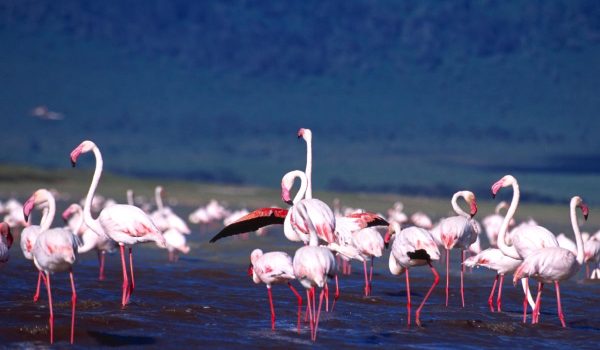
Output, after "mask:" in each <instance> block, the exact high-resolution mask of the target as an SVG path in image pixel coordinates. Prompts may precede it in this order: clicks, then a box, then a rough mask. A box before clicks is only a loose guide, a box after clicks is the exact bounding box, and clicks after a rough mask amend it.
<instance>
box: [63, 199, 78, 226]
mask: <svg viewBox="0 0 600 350" xmlns="http://www.w3.org/2000/svg"><path fill="white" fill-rule="evenodd" d="M77 211H81V207H80V206H79V204H76V203H73V204H71V205H69V207H68V208H67V209H65V211H63V213H62V218H63V221H64V222H65V223H66V222H68V221H69V218H70V217H71V215H73V214H74V213H76V212H77Z"/></svg>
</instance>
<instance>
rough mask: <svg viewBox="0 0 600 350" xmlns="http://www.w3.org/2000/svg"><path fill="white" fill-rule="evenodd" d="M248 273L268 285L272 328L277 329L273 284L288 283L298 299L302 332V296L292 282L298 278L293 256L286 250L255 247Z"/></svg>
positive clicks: (256, 281) (254, 279) (257, 280)
mask: <svg viewBox="0 0 600 350" xmlns="http://www.w3.org/2000/svg"><path fill="white" fill-rule="evenodd" d="M248 274H249V275H251V276H252V280H253V281H254V283H261V282H262V283H264V284H266V285H267V291H268V294H269V305H270V307H271V329H273V330H274V329H275V308H274V307H273V295H272V293H271V285H273V284H275V283H286V284H287V285H288V287H290V289H291V290H292V292H294V294H295V295H296V298H297V299H298V333H300V315H301V312H302V297H301V296H300V294H299V293H298V291H297V290H296V288H294V286H292V284H291V283H290V281H291V280H294V279H296V276H294V266H293V265H292V258H290V256H289V255H288V254H287V253H285V252H268V253H263V251H262V250H260V249H254V250H253V251H252V253H251V254H250V266H249V268H248Z"/></svg>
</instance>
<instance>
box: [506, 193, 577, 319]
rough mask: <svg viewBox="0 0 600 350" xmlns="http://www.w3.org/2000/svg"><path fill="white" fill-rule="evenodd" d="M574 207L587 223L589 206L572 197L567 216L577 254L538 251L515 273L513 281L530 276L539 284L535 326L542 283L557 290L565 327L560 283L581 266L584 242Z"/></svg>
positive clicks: (559, 315) (561, 316)
mask: <svg viewBox="0 0 600 350" xmlns="http://www.w3.org/2000/svg"><path fill="white" fill-rule="evenodd" d="M576 208H580V209H581V211H582V213H583V217H584V218H585V219H586V220H587V216H588V212H589V210H588V207H587V205H586V204H585V203H583V200H582V199H581V197H579V196H575V197H573V198H571V203H570V208H569V209H570V216H571V226H572V227H573V232H574V233H575V242H576V244H577V255H575V254H573V253H572V252H571V251H570V250H568V249H565V248H560V247H546V248H541V249H538V250H536V251H534V252H532V253H531V254H530V255H529V256H527V257H526V258H525V259H524V260H523V263H522V264H521V266H519V268H518V269H517V271H516V272H515V275H514V278H513V282H514V283H515V284H516V283H517V281H518V280H519V279H521V278H524V277H532V278H535V279H536V280H537V281H538V293H537V297H536V300H535V309H534V310H533V315H532V317H531V318H532V320H531V323H538V322H539V318H540V303H541V298H542V290H543V288H544V283H554V289H555V290H556V304H557V306H558V318H559V319H560V323H561V324H562V326H563V327H566V324H565V317H564V314H563V311H562V306H561V302H560V287H559V282H561V281H564V280H567V279H569V278H571V277H573V276H574V275H575V274H576V273H577V271H579V268H580V267H581V265H583V263H584V260H583V259H584V254H583V239H582V238H581V232H580V231H579V225H578V224H577V214H576V212H575V209H576Z"/></svg>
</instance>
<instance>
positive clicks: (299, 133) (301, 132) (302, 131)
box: [298, 128, 304, 139]
mask: <svg viewBox="0 0 600 350" xmlns="http://www.w3.org/2000/svg"><path fill="white" fill-rule="evenodd" d="M302 136H304V128H300V129H299V130H298V138H299V139H300V138H302Z"/></svg>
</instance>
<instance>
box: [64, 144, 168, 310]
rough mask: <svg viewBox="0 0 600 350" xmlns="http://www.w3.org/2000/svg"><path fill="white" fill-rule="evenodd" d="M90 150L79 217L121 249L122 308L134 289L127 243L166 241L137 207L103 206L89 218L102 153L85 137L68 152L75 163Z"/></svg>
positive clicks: (162, 246) (131, 256)
mask: <svg viewBox="0 0 600 350" xmlns="http://www.w3.org/2000/svg"><path fill="white" fill-rule="evenodd" d="M90 151H91V152H93V153H94V156H95V158H96V168H95V170H94V176H93V178H92V183H91V185H90V188H89V191H88V193H87V196H86V199H85V206H84V207H83V218H84V221H85V224H86V225H88V227H89V228H91V229H92V230H93V231H94V232H96V233H97V234H99V235H106V236H108V237H109V238H110V239H112V240H114V241H115V242H117V243H118V244H119V247H120V250H121V266H122V268H123V294H122V298H121V304H122V306H123V307H125V305H126V304H127V303H128V302H129V297H130V296H131V293H132V291H133V289H134V288H135V280H134V276H133V255H132V249H131V246H132V245H134V244H136V243H143V242H156V244H157V245H158V246H159V247H161V248H165V247H166V242H165V239H164V237H163V236H162V234H161V232H160V231H159V230H158V228H156V226H155V225H154V223H152V220H150V218H149V217H148V215H146V214H145V213H144V212H143V211H142V210H141V209H140V208H138V207H136V206H133V205H127V204H117V205H113V206H111V207H108V208H104V209H103V210H102V212H100V215H99V216H98V218H97V219H94V218H93V217H92V213H91V205H92V200H93V198H94V193H95V191H96V187H97V186H98V182H99V181H100V176H101V175H102V166H103V161H102V154H101V153H100V149H99V148H98V147H97V146H96V144H94V142H92V141H89V140H86V141H83V142H82V143H81V144H80V145H79V146H77V147H75V149H74V150H73V151H72V152H71V155H70V156H71V163H72V164H73V166H75V164H76V162H77V158H78V157H79V156H80V155H81V154H82V153H87V152H90ZM125 245H127V246H129V267H130V272H131V283H130V281H129V278H128V277H127V267H126V264H125V251H124V249H125Z"/></svg>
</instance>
